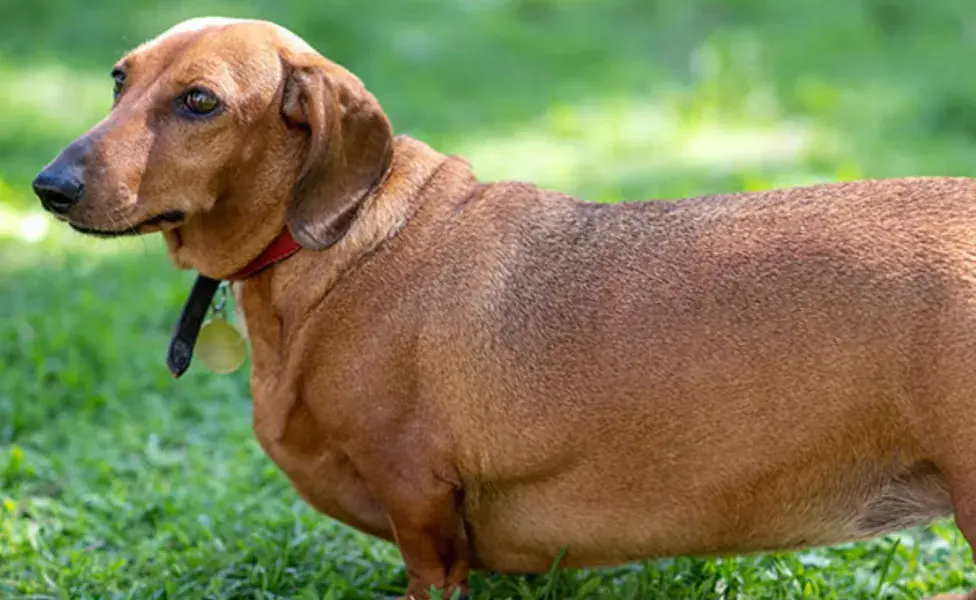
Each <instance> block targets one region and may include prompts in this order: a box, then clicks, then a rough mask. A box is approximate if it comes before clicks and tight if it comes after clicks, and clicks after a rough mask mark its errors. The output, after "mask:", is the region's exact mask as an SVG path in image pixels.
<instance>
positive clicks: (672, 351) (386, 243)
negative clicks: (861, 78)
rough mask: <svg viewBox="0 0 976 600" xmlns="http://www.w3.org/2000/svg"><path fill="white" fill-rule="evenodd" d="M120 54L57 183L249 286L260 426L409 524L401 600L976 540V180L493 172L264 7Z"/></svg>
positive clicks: (338, 515)
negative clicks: (401, 119)
mask: <svg viewBox="0 0 976 600" xmlns="http://www.w3.org/2000/svg"><path fill="white" fill-rule="evenodd" d="M112 75H113V78H114V83H115V102H114V105H113V107H112V109H111V111H110V112H109V113H108V115H107V116H106V117H105V118H104V119H103V120H102V121H100V122H99V123H97V124H96V125H94V127H93V128H92V129H91V130H89V131H88V132H87V133H85V134H84V135H82V136H81V137H79V138H78V139H77V140H75V141H74V142H73V143H71V144H70V145H69V146H67V147H66V148H65V149H64V150H62V151H61V153H60V154H59V155H58V156H57V157H56V158H54V159H53V160H52V161H51V162H50V163H49V164H48V165H47V166H45V167H44V168H43V170H42V171H40V173H39V174H38V175H37V177H36V178H35V180H34V182H33V187H34V190H35V192H36V194H37V195H38V197H39V199H40V201H41V203H42V204H43V206H44V207H45V208H46V209H47V210H48V211H50V212H51V213H52V214H53V215H54V216H55V217H56V218H57V219H59V220H61V221H65V222H67V223H68V224H69V225H70V226H71V227H73V228H74V229H76V230H77V231H79V232H82V233H85V234H90V235H95V236H102V237H113V236H120V235H139V234H150V233H154V232H158V233H160V234H161V235H162V236H163V238H164V239H165V241H166V248H167V252H168V255H169V257H170V259H171V261H172V263H173V264H174V265H175V266H176V267H179V268H182V269H191V270H194V271H196V272H198V273H199V274H200V276H201V277H206V278H209V280H212V281H218V282H219V281H222V280H228V281H233V282H234V284H233V285H234V293H235V294H236V295H237V298H238V304H239V308H240V309H241V311H242V313H243V318H244V322H245V325H246V329H247V334H248V339H249V344H250V351H251V359H252V364H251V391H252V396H253V404H254V410H253V428H254V432H255V435H256V437H257V439H258V440H259V442H260V444H261V446H262V448H263V449H264V451H265V452H266V453H267V454H268V455H269V456H270V458H271V459H272V460H273V461H274V462H275V463H276V464H277V465H278V466H279V467H280V468H281V469H282V470H283V471H284V473H286V474H287V476H288V477H289V478H290V480H291V482H292V483H293V484H294V487H295V489H296V490H297V492H298V493H299V494H300V495H301V497H302V498H303V499H304V500H305V501H306V502H308V503H309V504H310V505H311V506H313V507H314V508H315V509H317V510H318V511H320V512H321V513H324V514H325V515H328V516H329V517H332V518H334V519H336V520H338V521H340V522H342V523H345V524H347V525H349V526H351V527H354V528H356V529H358V530H361V531H363V532H366V533H367V534H370V535H372V536H376V537H378V538H381V539H384V540H387V541H390V542H392V543H395V544H396V545H397V547H398V548H399V550H400V552H401V554H402V557H403V561H404V565H405V570H406V573H407V577H408V585H407V589H406V590H405V592H406V596H405V598H416V599H420V598H427V597H428V595H429V593H430V591H431V590H432V589H436V590H441V591H444V592H445V593H447V594H452V593H455V592H459V593H461V594H464V593H466V591H467V580H468V575H469V571H470V570H472V569H483V570H489V571H495V572H505V573H534V572H542V571H547V570H549V569H550V567H551V566H552V565H553V563H554V560H556V558H557V557H559V556H561V557H562V558H561V560H560V562H559V563H558V565H559V567H561V568H579V567H601V566H609V565H617V564H622V563H627V562H632V561H637V560H642V559H653V558H658V557H666V556H678V555H695V556H721V555H735V554H746V553H756V552H767V551H787V550H794V549H801V548H810V547H817V546H826V545H832V544H839V543H842V542H850V541H855V540H864V539H867V538H872V537H875V536H880V535H883V534H886V533H889V532H895V531H898V530H902V529H904V528H907V527H912V526H918V525H923V524H926V523H929V522H931V521H932V520H934V519H939V518H943V517H947V516H950V515H952V516H954V518H955V522H956V523H957V524H958V527H959V528H960V530H961V531H962V533H963V535H964V536H965V537H966V539H967V540H968V542H969V543H970V545H971V546H972V544H973V543H974V542H976V410H974V408H976V180H973V179H967V178H940V177H916V178H900V179H888V180H865V181H857V182H845V183H828V184H817V185H809V186H802V187H795V188H791V189H778V190H771V191H763V192H754V193H735V194H725V195H713V196H708V197H697V198H683V199H670V200H645V201H629V202H622V203H617V204H600V203H594V202H586V201H583V200H580V199H576V198H573V197H571V196H569V195H566V194H563V193H558V192H555V191H550V190H544V189H541V188H539V187H536V186H534V185H531V184H529V183H523V182H483V181H479V180H478V179H477V178H476V177H475V176H474V174H473V172H472V169H471V166H470V165H469V164H468V162H467V161H466V160H465V159H463V158H462V157H458V156H453V155H447V154H442V153H440V152H438V151H436V150H435V149H432V148H431V147H429V146H428V145H426V144H424V143H423V142H421V141H419V140H416V139H413V138H410V137H408V136H403V135H394V134H393V130H392V127H391V124H390V122H389V120H388V118H387V117H386V115H385V114H384V112H383V110H382V108H381V106H380V104H379V102H378V101H377V99H376V98H375V97H374V96H373V95H371V94H370V93H369V92H368V91H367V90H366V88H365V87H364V85H363V83H362V82H361V81H360V80H359V79H358V78H357V77H356V76H354V75H353V74H352V73H350V72H349V71H348V70H346V69H345V68H343V67H342V66H340V65H338V64H336V63H334V62H331V61H329V60H327V59H325V58H324V57H323V56H321V55H320V54H319V53H318V52H316V51H315V50H314V49H313V48H312V47H310V46H309V45H308V44H307V43H306V42H304V41H303V40H302V39H300V38H299V37H298V36H296V35H295V34H293V33H291V32H289V31H288V30H286V29H284V28H282V27H280V26H277V25H275V24H273V23H270V22H266V21H256V20H230V19H219V18H203V19H193V20H189V21H184V22H182V23H180V24H178V25H176V26H174V27H173V28H171V29H169V30H168V31H166V32H164V33H162V34H161V35H159V36H158V37H156V38H154V39H152V40H150V41H148V42H146V43H144V44H142V45H140V46H139V47H137V48H135V49H134V50H132V51H131V52H129V53H128V54H127V55H126V56H125V57H124V58H122V59H121V60H120V61H119V62H118V63H117V64H116V65H115V69H114V70H113V72H112ZM191 329H192V328H191ZM190 337H191V338H192V336H190ZM191 341H192V340H191ZM191 349H192V344H191ZM970 446H972V447H970ZM951 597H955V598H963V597H965V598H970V600H972V599H974V598H976V593H974V594H970V595H969V596H951Z"/></svg>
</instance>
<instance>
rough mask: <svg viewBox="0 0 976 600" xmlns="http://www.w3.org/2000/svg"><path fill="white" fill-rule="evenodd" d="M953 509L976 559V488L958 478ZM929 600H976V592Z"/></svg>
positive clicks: (955, 483) (953, 495)
mask: <svg viewBox="0 0 976 600" xmlns="http://www.w3.org/2000/svg"><path fill="white" fill-rule="evenodd" d="M952 507H953V512H954V513H955V521H956V526H957V527H958V528H959V531H961V532H962V535H963V537H965V538H966V541H967V542H969V547H970V549H971V550H973V552H974V558H976V486H966V485H965V484H964V483H961V482H960V480H959V479H958V478H957V479H955V480H954V481H952ZM929 600H976V590H973V591H971V592H969V593H968V594H942V595H939V596H934V597H932V598H930V599H929Z"/></svg>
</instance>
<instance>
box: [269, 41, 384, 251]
mask: <svg viewBox="0 0 976 600" xmlns="http://www.w3.org/2000/svg"><path fill="white" fill-rule="evenodd" d="M320 60H321V59H320ZM316 63H318V64H316ZM284 66H285V84H284V93H283V98H282V116H283V117H284V119H285V121H287V122H288V123H289V124H290V125H292V126H296V127H302V128H304V129H306V130H307V131H308V135H309V146H308V156H307V158H306V160H305V164H304V166H303V167H302V170H301V173H300V174H299V177H298V182H297V183H296V184H295V187H294V188H293V190H292V197H291V201H290V204H289V205H288V208H287V212H286V215H285V222H286V225H287V227H288V230H289V231H290V232H291V234H292V236H293V237H294V238H295V240H296V241H298V243H299V244H301V245H302V246H303V247H305V248H311V249H314V250H321V249H324V248H328V247H329V246H331V245H333V244H335V243H336V242H338V241H339V240H340V239H341V238H342V236H343V235H344V234H345V233H346V231H348V229H349V227H350V226H351V225H352V221H353V219H354V218H355V216H356V213H357V212H358V209H359V207H360V206H361V204H362V202H363V201H364V200H365V199H366V197H367V196H368V195H369V193H370V192H371V191H372V189H373V187H374V186H375V185H376V184H377V183H378V182H379V181H380V179H381V178H382V177H383V176H384V175H385V174H386V171H387V169H389V166H390V161H391V160H392V155H393V131H392V128H391V127H390V122H389V120H388V119H387V118H386V115H385V114H384V113H383V109H382V108H380V105H379V102H377V100H376V98H374V97H373V95H372V94H370V93H369V92H368V91H367V90H366V89H365V87H364V86H363V84H362V83H361V82H360V81H359V80H358V79H357V78H356V77H355V76H353V75H352V74H350V73H348V72H346V71H345V70H344V69H342V68H341V67H338V66H336V67H335V68H329V67H331V65H330V66H326V65H325V64H322V63H320V62H319V61H315V62H312V63H311V64H304V65H294V64H289V63H288V61H285V65H284Z"/></svg>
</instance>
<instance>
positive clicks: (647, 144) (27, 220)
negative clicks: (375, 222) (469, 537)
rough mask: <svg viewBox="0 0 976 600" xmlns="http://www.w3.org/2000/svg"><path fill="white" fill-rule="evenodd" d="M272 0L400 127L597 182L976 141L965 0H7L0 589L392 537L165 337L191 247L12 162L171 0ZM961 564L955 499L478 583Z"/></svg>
mask: <svg viewBox="0 0 976 600" xmlns="http://www.w3.org/2000/svg"><path fill="white" fill-rule="evenodd" d="M201 14H224V15H236V16H263V17H267V18H271V19H273V20H276V21H278V22H280V23H282V24H284V25H287V26H290V27H291V28H293V29H294V30H295V31H297V32H298V33H300V34H301V35H303V36H305V37H306V38H307V39H309V41H311V42H312V43H313V44H314V45H316V46H317V47H318V48H320V49H321V50H322V51H323V52H324V53H326V54H327V55H329V56H330V57H332V58H334V59H337V60H339V61H340V62H342V63H344V64H346V65H347V66H348V67H350V68H351V69H352V70H353V71H354V72H356V73H358V74H359V75H360V76H361V77H362V78H363V79H364V80H365V81H366V83H367V85H368V86H369V87H370V88H371V89H372V90H373V91H374V92H375V93H376V94H377V96H378V97H379V98H380V100H381V101H382V102H383V104H384V105H385V107H386V108H387V110H388V112H389V114H390V116H391V118H392V120H393V122H394V124H395V126H396V127H397V129H398V131H400V132H405V133H411V134H413V135H415V136H417V137H420V138H422V139H424V140H426V141H428V142H430V143H432V144H434V145H435V146H436V147H438V148H440V149H442V150H445V151H448V152H457V153H461V154H464V155H466V156H468V157H469V158H470V159H471V160H472V162H473V164H474V167H475V169H476V171H477V172H478V173H479V174H481V175H482V176H484V177H485V178H489V179H497V178H516V179H530V180H533V181H536V182H539V183H541V184H543V185H545V186H548V187H554V188H558V189H562V190H565V191H568V192H572V193H576V194H579V195H581V196H583V197H586V198H590V199H592V200H599V201H615V200H620V199H623V198H648V197H676V196H682V195H689V194H699V193H710V192H718V191H731V190H740V189H761V188H768V187H774V186H780V185H792V184H800V183H807V182H811V181H821V180H836V179H851V178H857V177H883V176H899V175H921V174H931V175H935V174H943V175H972V174H973V173H974V171H976V143H974V140H976V78H973V77H970V76H969V73H970V71H971V69H970V63H971V60H972V59H971V57H972V56H973V51H974V49H976V48H974V46H976V38H974V37H973V35H972V33H971V32H972V31H973V30H974V29H973V27H974V25H976V16H974V13H973V12H972V10H971V8H970V6H969V4H968V3H967V2H965V1H964V0H943V1H941V2H938V3H935V2H932V3H928V4H924V3H919V2H915V1H913V0H851V1H849V2H846V3H840V2H835V3H824V2H821V1H819V0H685V1H683V2H665V1H663V0H658V1H650V0H603V1H599V0H562V1H560V2H556V1H555V0H464V1H461V0H457V1H454V2H449V1H447V0H414V1H411V2H406V1H404V0H388V1H386V2H381V1H380V0H372V1H369V2H367V1H365V0H332V1H331V2H328V3H324V2H311V1H304V2H299V1H297V0H274V1H272V0H256V1H254V2H251V3H248V5H247V6H246V7H241V6H240V5H239V4H238V3H231V2H229V1H228V0H196V1H195V2H189V1H174V2H170V3H165V4H163V3H150V2H148V0H104V1H102V2H99V3H98V4H97V5H96V4H91V5H89V6H87V7H86V6H85V5H84V4H83V3H78V2H73V1H71V0H36V1H35V2H30V3H6V4H4V5H3V6H2V7H0V89H2V90H3V91H4V93H3V94H2V95H0V365H2V366H0V369H2V371H0V598H72V599H73V598H91V599H94V598H99V599H103V598H104V599H108V598H113V599H114V598H140V599H142V598H147V599H148V598H179V599H195V598H201V599H202V598H227V599H229V598H254V599H258V598H261V599H271V598H296V599H302V600H304V599H309V600H311V599H317V598H375V597H377V596H382V595H384V594H385V595H390V596H395V595H396V594H398V593H401V592H402V589H403V586H404V584H405V577H404V573H403V570H402V567H401V566H400V561H399V556H398V553H397V551H396V549H395V548H393V547H391V546H389V545H386V544H383V543H379V542H375V541H372V540H370V539H368V538H366V537H365V536H363V535H360V534H358V533H356V532H354V531H352V530H350V529H348V528H345V527H343V526H340V525H338V524H336V523H335V522H333V521H330V520H329V519H327V518H325V517H322V516H320V515H317V514H315V513H314V512H313V511H312V510H311V509H309V508H308V507H307V506H306V505H305V504H304V503H303V502H301V501H300V500H299V498H298V497H297V495H296V494H295V492H294V491H293V490H292V489H291V487H290V486H289V484H288V483H287V481H286V480H285V478H284V477H283V476H282V475H281V474H280V473H279V472H278V470H277V468H276V467H275V466H274V465H273V464H272V463H271V461H270V460H269V459H268V458H266V457H265V456H264V455H263V454H262V452H261V451H260V449H259V448H258V446H257V444H256V442H255V441H254V439H253V436H252V434H251V432H250V429H249V427H250V405H249V399H248V390H247V382H246V369H245V370H244V371H242V372H239V373H237V374H235V375H233V376H229V377H217V376H212V375H208V374H207V373H206V372H203V371H201V370H198V369H193V370H191V372H190V373H189V374H187V375H186V376H185V377H184V378H183V379H182V380H180V382H179V383H175V382H173V381H171V380H170V379H169V376H168V374H167V373H166V370H165V367H164V364H163V355H164V351H165V347H166V342H167V337H168V334H169V331H170V329H171V327H172V324H173V321H174V319H175V317H176V314H177V313H178V311H179V307H180V304H181V302H182V301H183V298H184V295H185V293H186V291H187V290H188V288H189V284H190V282H191V280H192V274H190V273H181V272H177V271H175V270H173V269H172V268H170V266H169V265H168V263H167V262H166V259H165V257H164V254H163V252H162V246H161V243H160V241H159V240H156V239H149V238H147V239H138V240H127V241H125V242H98V241H94V240H89V239H84V238H80V237H78V236H74V235H71V234H70V233H68V232H65V231H64V230H63V228H61V227H56V226H55V225H54V224H53V223H52V222H51V221H50V220H49V219H47V218H46V217H44V216H41V215H38V210H37V207H36V205H35V201H34V199H33V198H32V196H31V195H30V193H29V182H30V179H31V177H32V176H33V175H34V173H35V172H36V171H37V170H38V169H39V167H40V166H41V165H42V164H44V162H46V161H47V160H48V159H50V158H51V157H52V156H53V155H54V153H55V152H56V151H57V150H58V149H59V148H60V147H61V146H62V145H63V144H65V143H66V142H67V141H69V140H70V139H72V138H73V137H74V136H76V135H78V134H79V133H81V132H82V131H84V130H85V129H86V128H87V127H88V126H89V125H90V124H92V123H94V122H95V120H97V119H98V118H99V117H100V116H101V114H102V113H103V112H104V111H105V109H106V108H107V106H108V103H109V98H110V91H111V86H110V79H109V77H108V71H109V68H110V66H111V64H112V62H113V61H114V60H115V59H116V58H117V56H118V55H119V54H121V53H122V52H123V51H124V50H125V49H127V48H128V47H131V46H133V45H135V44H137V43H138V42H140V41H142V40H143V39H145V38H147V37H149V36H152V35H154V34H156V33H158V32H159V31H161V30H162V29H164V28H165V27H168V26H169V25H171V24H173V23H175V22H176V21H178V20H180V19H182V18H185V17H188V16H191V15H201ZM969 586H976V570H974V569H973V565H972V562H971V560H970V558H969V550H968V547H967V546H966V544H965V542H964V541H963V539H962V537H961V535H960V534H959V532H958V531H957V530H956V528H955V527H954V526H953V525H952V523H951V522H949V521H946V522H942V523H939V524H936V525H935V526H933V527H930V528H927V529H923V530H916V531H910V532H906V533H904V534H901V535H897V536H889V537H886V538H883V539H879V540H875V541H872V542H869V543H865V544H855V545H846V546H843V547H838V548H830V549H822V550H818V551H811V552H804V553H798V554H772V555H762V556H753V557H743V558H729V559H723V560H700V559H693V558H676V559H672V560H663V561H655V562H650V563H646V564H635V565H630V566H627V567H622V568H618V569H606V570H599V571H571V572H557V573H553V574H549V575H544V576H537V577H501V576H493V575H491V574H477V575H476V576H475V577H474V580H473V595H474V597H475V598H477V599H482V598H518V599H543V598H548V599H582V598H652V599H653V598H660V599H665V598H666V599H669V600H691V599H695V598H699V599H705V598H709V599H711V598H728V599H732V598H736V599H757V600H759V599H762V600H766V599H777V598H783V599H785V598H818V599H831V598H837V599H845V600H847V599H861V598H864V599H868V598H871V599H874V598H892V599H894V598H921V597H924V596H926V595H929V594H932V593H935V592H937V591H953V590H955V591H961V590H963V589H966V588H967V587H969Z"/></svg>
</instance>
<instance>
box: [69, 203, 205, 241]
mask: <svg viewBox="0 0 976 600" xmlns="http://www.w3.org/2000/svg"><path fill="white" fill-rule="evenodd" d="M185 220H186V213H185V212H183V211H181V210H171V211H168V212H164V213H162V214H160V215H156V216H155V217H150V218H149V219H146V220H145V221H143V222H141V223H137V224H136V225H133V226H132V227H128V228H126V229H116V230H112V229H97V228H94V227H85V226H83V225H77V224H75V223H70V222H69V223H68V225H70V226H71V228H72V229H74V230H75V231H78V232H80V233H84V234H86V235H93V236H96V237H103V238H114V237H122V236H127V235H139V234H141V233H149V232H147V231H144V230H145V229H146V228H147V227H161V226H162V225H173V224H177V223H182V222H183V221H185Z"/></svg>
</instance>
